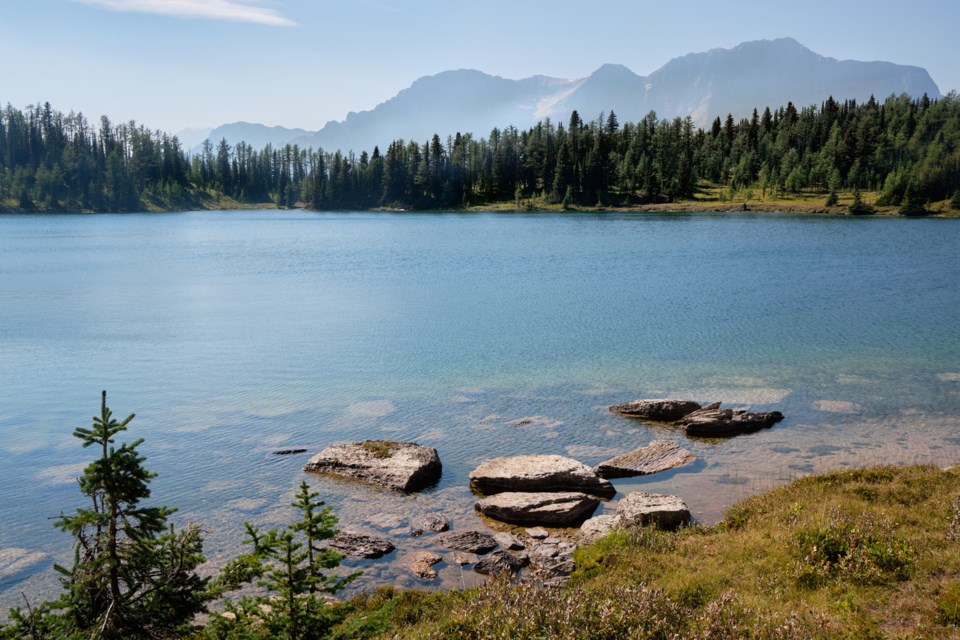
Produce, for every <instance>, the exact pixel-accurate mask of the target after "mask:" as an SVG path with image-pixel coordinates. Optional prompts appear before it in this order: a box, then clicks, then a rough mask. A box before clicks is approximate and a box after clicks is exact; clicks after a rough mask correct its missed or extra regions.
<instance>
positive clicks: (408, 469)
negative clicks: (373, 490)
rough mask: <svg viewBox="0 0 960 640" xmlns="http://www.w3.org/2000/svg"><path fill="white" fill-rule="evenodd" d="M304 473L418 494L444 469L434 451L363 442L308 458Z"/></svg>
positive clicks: (387, 442)
mask: <svg viewBox="0 0 960 640" xmlns="http://www.w3.org/2000/svg"><path fill="white" fill-rule="evenodd" d="M303 470H304V471H312V472H314V473H324V474H330V475H335V476H341V477H346V478H357V479H359V480H363V481H364V482H369V483H370V484H376V485H380V486H383V487H388V488H390V489H396V490H398V491H419V490H420V489H423V488H424V487H428V486H430V485H431V484H434V483H435V482H437V480H439V479H440V474H441V473H442V472H443V467H442V466H441V465H440V456H438V455H437V450H436V449H434V448H433V447H422V446H420V445H418V444H416V443H413V442H393V441H391V440H365V441H363V442H348V443H344V444H335V445H331V446H329V447H327V448H326V449H324V450H323V451H321V452H320V453H318V454H317V455H315V456H313V457H312V458H310V461H309V462H307V464H306V465H305V466H304V467H303Z"/></svg>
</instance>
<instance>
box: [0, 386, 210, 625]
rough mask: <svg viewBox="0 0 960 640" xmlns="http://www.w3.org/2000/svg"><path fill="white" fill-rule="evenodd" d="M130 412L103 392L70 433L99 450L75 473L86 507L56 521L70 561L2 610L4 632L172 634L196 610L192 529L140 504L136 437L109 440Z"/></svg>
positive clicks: (200, 606)
mask: <svg viewBox="0 0 960 640" xmlns="http://www.w3.org/2000/svg"><path fill="white" fill-rule="evenodd" d="M133 418H134V414H132V413H131V414H130V415H129V416H127V417H126V418H125V419H124V420H123V421H122V422H117V420H116V418H114V416H113V413H112V412H111V411H110V409H109V408H108V407H107V392H106V391H104V392H103V394H102V401H101V405H100V416H99V417H94V418H93V425H92V426H91V427H90V428H89V429H87V428H83V427H81V428H78V429H76V430H75V431H74V433H73V435H74V436H75V437H77V438H78V439H80V440H81V441H82V443H83V446H84V447H89V446H94V447H96V448H97V450H98V452H99V456H98V457H97V458H96V459H95V460H94V461H93V462H91V463H90V464H89V465H87V467H86V468H85V469H84V470H83V475H82V476H81V477H80V479H79V480H80V491H81V493H83V494H84V495H85V496H86V497H87V498H89V500H90V503H91V506H90V507H85V508H78V509H77V510H76V511H75V512H74V513H73V514H72V515H61V516H60V517H59V518H58V519H57V522H56V526H57V527H58V528H60V529H61V530H63V531H66V532H68V533H70V534H71V535H72V536H73V538H74V559H73V564H72V566H71V567H69V568H66V567H62V566H60V565H55V566H54V567H55V569H56V570H57V571H58V572H60V573H61V574H62V576H63V577H62V578H61V580H60V581H61V583H62V585H63V587H64V590H65V592H64V593H63V594H62V595H61V597H60V599H59V600H57V601H55V602H45V603H43V604H41V605H40V606H38V607H36V608H34V609H32V610H31V611H30V613H29V614H28V615H24V614H23V613H22V612H20V611H19V610H16V609H15V610H13V611H11V619H12V620H13V621H14V627H13V628H12V630H13V633H14V635H12V636H11V637H19V636H18V635H17V634H20V635H24V636H25V635H29V636H30V637H33V638H74V637H84V638H104V639H111V638H117V639H120V638H135V637H136V638H139V637H150V638H175V637H180V636H181V635H182V633H183V632H184V631H185V630H186V629H187V628H189V625H190V623H191V621H192V620H193V618H194V616H196V614H197V613H199V612H201V611H203V610H204V609H205V602H206V601H207V599H208V597H209V594H208V591H207V580H206V579H204V578H200V577H199V576H198V575H197V574H196V573H195V569H196V568H197V566H199V565H200V563H202V562H203V561H204V557H203V540H202V537H201V532H200V529H199V528H198V527H195V526H190V527H187V528H186V529H183V530H181V531H179V532H178V531H176V530H175V529H174V528H173V526H172V525H169V526H168V524H167V518H168V517H169V516H170V515H171V514H172V513H174V511H175V509H171V508H169V507H166V506H144V505H143V501H145V500H147V499H148V498H149V497H150V488H149V483H150V480H152V479H153V478H154V477H155V476H156V474H155V473H153V472H151V471H148V470H147V469H146V467H144V465H143V463H144V461H145V458H144V457H143V456H142V455H140V453H139V451H137V447H138V446H140V444H141V443H142V442H143V440H142V439H139V440H135V441H134V442H132V443H123V444H120V445H119V446H115V445H114V441H115V439H116V437H117V436H118V435H119V434H120V433H122V432H124V431H126V430H127V426H128V425H129V424H130V422H131V421H132V420H133Z"/></svg>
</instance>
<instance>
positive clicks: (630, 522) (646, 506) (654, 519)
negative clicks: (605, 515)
mask: <svg viewBox="0 0 960 640" xmlns="http://www.w3.org/2000/svg"><path fill="white" fill-rule="evenodd" d="M614 515H615V516H616V518H617V520H618V524H619V526H621V527H636V526H646V525H654V526H656V527H657V528H659V529H676V528H677V527H679V526H681V525H684V524H687V523H688V522H690V510H689V509H688V508H687V505H686V504H685V503H684V502H683V500H681V499H680V498H678V497H677V496H668V495H664V494H662V493H646V492H644V491H634V492H633V493H628V494H627V495H625V496H624V497H623V498H621V500H620V501H619V502H618V503H617V510H616V512H615V513H614Z"/></svg>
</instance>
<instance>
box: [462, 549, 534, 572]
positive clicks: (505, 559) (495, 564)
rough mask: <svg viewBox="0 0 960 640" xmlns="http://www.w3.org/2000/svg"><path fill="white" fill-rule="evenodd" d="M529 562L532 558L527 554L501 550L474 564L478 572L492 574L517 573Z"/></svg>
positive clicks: (474, 568)
mask: <svg viewBox="0 0 960 640" xmlns="http://www.w3.org/2000/svg"><path fill="white" fill-rule="evenodd" d="M529 563H530V558H529V557H527V555H526V554H519V555H518V554H513V553H510V552H509V551H503V550H500V551H494V552H493V553H491V554H490V555H488V556H484V557H483V558H481V559H480V561H479V562H477V564H475V565H473V570H474V571H476V572H477V573H482V574H484V575H488V576H492V575H497V574H500V573H516V572H517V571H520V569H522V568H523V567H525V566H527V565H528V564H529Z"/></svg>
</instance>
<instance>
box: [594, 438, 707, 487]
mask: <svg viewBox="0 0 960 640" xmlns="http://www.w3.org/2000/svg"><path fill="white" fill-rule="evenodd" d="M696 459H697V456H695V455H693V454H692V453H690V452H689V451H687V450H686V449H684V448H682V447H681V446H680V445H678V444H677V443H675V442H671V441H670V440H654V441H653V442H651V443H650V444H648V445H647V446H645V447H642V448H640V449H637V450H635V451H631V452H630V453H625V454H623V455H622V456H617V457H616V458H611V459H610V460H607V461H605V462H601V463H600V464H598V465H597V467H596V471H597V475H599V476H601V477H604V478H628V477H631V476H644V475H648V474H651V473H657V472H659V471H665V470H667V469H673V468H674V467H679V466H682V465H685V464H687V463H689V462H692V461H694V460H696Z"/></svg>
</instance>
